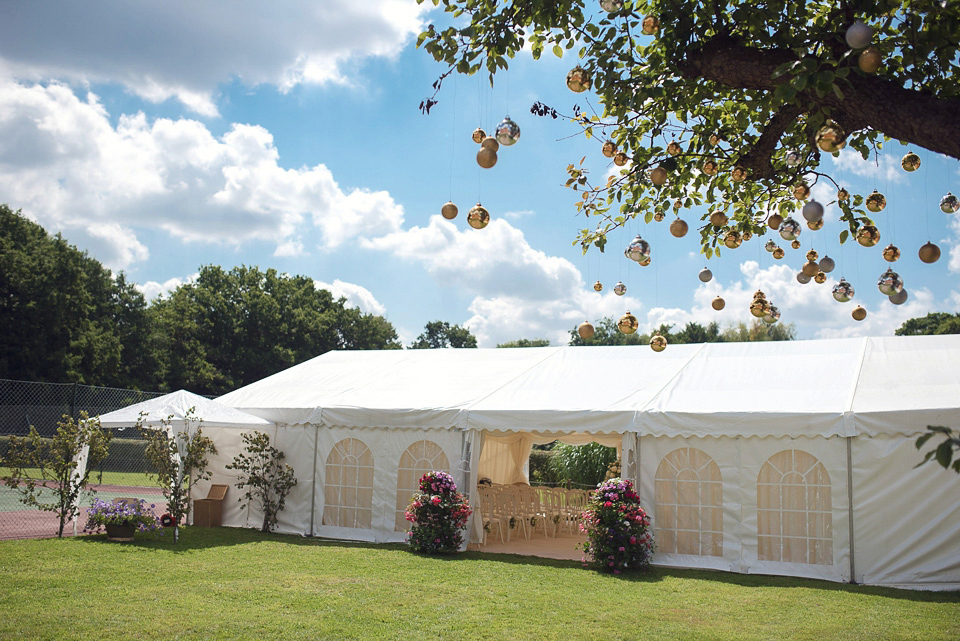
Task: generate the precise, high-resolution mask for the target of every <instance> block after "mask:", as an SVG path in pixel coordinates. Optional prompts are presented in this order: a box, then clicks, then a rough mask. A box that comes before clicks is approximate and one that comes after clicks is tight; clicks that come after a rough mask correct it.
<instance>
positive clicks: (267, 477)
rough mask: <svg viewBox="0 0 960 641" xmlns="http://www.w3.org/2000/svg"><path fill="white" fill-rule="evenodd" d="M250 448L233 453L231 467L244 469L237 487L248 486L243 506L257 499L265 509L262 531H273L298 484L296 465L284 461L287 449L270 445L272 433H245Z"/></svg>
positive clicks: (245, 490) (242, 498) (256, 501)
mask: <svg viewBox="0 0 960 641" xmlns="http://www.w3.org/2000/svg"><path fill="white" fill-rule="evenodd" d="M243 442H244V444H245V445H246V446H247V447H246V452H241V453H239V454H237V455H236V456H234V457H233V463H231V464H229V465H227V469H228V470H237V471H238V472H240V475H239V477H238V478H237V488H238V489H240V490H244V494H243V496H242V497H241V498H240V501H241V502H242V503H243V505H242V506H241V507H247V506H248V505H250V504H251V503H256V504H257V505H259V506H260V509H261V510H263V525H262V526H261V527H260V531H261V532H270V531H271V530H273V528H274V527H276V525H277V522H278V520H279V519H278V515H279V514H280V512H282V511H283V505H284V502H285V501H286V498H287V494H289V493H290V490H291V489H293V486H295V485H296V484H297V478H296V476H295V475H294V472H293V468H292V467H290V466H289V465H286V464H285V463H284V462H283V459H284V453H283V452H281V451H280V450H278V449H277V448H275V447H273V446H272V445H270V437H269V436H268V435H267V434H265V433H264V432H254V433H253V434H244V435H243Z"/></svg>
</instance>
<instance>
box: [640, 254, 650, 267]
mask: <svg viewBox="0 0 960 641" xmlns="http://www.w3.org/2000/svg"><path fill="white" fill-rule="evenodd" d="M637 264H638V265H640V266H641V267H646V266H647V265H649V264H650V257H649V256H647V257H646V258H644V259H643V260H641V261H639V262H638V263H637Z"/></svg>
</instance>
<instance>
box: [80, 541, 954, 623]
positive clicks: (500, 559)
mask: <svg viewBox="0 0 960 641" xmlns="http://www.w3.org/2000/svg"><path fill="white" fill-rule="evenodd" d="M71 540H75V541H80V542H82V543H84V544H90V545H121V546H129V547H134V548H138V549H143V550H144V551H151V550H153V551H157V552H160V551H165V552H174V553H185V552H192V551H196V550H204V549H214V548H219V547H225V546H237V545H255V544H258V543H263V542H276V543H282V544H284V545H291V546H298V547H317V548H349V549H367V550H371V551H379V552H382V551H394V552H399V551H402V552H405V553H408V554H410V555H413V556H419V557H422V558H423V559H424V560H425V561H427V560H429V561H431V562H442V563H464V562H470V563H474V562H483V563H503V564H509V565H528V566H537V567H549V568H561V569H579V570H582V571H583V572H596V573H600V571H599V570H596V569H594V568H592V567H591V566H587V567H584V565H583V563H581V562H580V561H572V560H563V559H549V558H543V557H537V556H523V555H519V554H495V553H491V552H480V551H469V552H462V553H459V554H451V555H436V556H433V555H426V554H418V553H416V552H412V551H411V550H410V548H409V547H408V546H407V544H405V543H367V542H362V541H343V540H335V539H323V538H317V537H305V536H298V535H294V534H274V533H271V534H266V533H263V532H260V531H259V530H255V529H249V528H233V527H217V528H198V527H184V528H180V540H179V541H178V542H176V543H174V541H173V530H172V529H167V530H164V533H163V536H155V535H154V534H151V533H138V534H137V538H136V540H135V541H133V542H131V543H118V542H112V541H110V542H108V541H107V540H106V535H105V534H96V535H84V536H77V537H76V538H72V539H71ZM602 574H605V575H607V576H609V577H610V578H611V579H612V580H617V581H626V582H630V583H650V584H656V583H660V582H662V581H666V580H671V579H681V580H685V581H704V582H711V583H720V584H726V585H736V586H739V587H743V588H755V589H769V588H778V589H814V590H831V591H835V592H845V593H850V594H858V595H872V596H879V597H884V598H894V599H903V600H905V601H917V602H929V603H957V604H960V591H929V590H907V589H903V588H891V587H883V586H873V585H854V584H849V583H834V582H832V581H823V580H818V579H806V578H799V577H788V576H775V575H766V574H738V573H735V572H724V571H722V570H699V569H682V568H666V567H651V568H650V569H648V570H646V571H643V572H627V573H623V574H619V575H612V574H608V573H606V572H603V573H602Z"/></svg>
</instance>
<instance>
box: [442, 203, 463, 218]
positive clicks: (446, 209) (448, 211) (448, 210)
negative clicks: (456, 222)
mask: <svg viewBox="0 0 960 641" xmlns="http://www.w3.org/2000/svg"><path fill="white" fill-rule="evenodd" d="M458 213H460V210H459V209H457V206H456V205H454V204H453V201H448V202H447V203H446V204H445V205H444V206H443V207H441V208H440V215H441V216H443V217H444V218H446V219H447V220H453V219H454V218H456V217H457V214H458Z"/></svg>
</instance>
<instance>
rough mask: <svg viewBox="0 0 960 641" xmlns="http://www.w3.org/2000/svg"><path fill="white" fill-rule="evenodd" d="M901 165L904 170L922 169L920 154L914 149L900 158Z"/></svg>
mask: <svg viewBox="0 0 960 641" xmlns="http://www.w3.org/2000/svg"><path fill="white" fill-rule="evenodd" d="M900 166H901V167H903V170H904V171H916V170H918V169H920V156H918V155H917V154H915V153H913V152H912V151H911V152H908V153H907V154H906V155H905V156H904V157H903V158H901V159H900Z"/></svg>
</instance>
